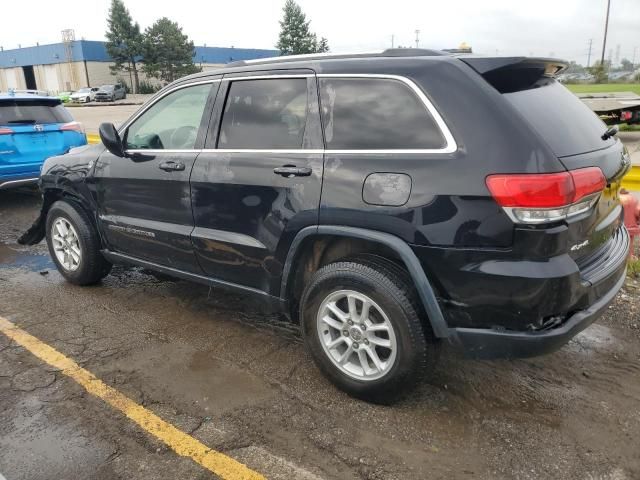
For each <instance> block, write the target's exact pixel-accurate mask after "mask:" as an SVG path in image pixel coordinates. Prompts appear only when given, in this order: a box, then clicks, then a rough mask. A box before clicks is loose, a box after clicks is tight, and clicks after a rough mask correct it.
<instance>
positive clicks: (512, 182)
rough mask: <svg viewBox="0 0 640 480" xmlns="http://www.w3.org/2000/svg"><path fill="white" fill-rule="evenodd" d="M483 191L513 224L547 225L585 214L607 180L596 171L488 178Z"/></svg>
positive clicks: (509, 175)
mask: <svg viewBox="0 0 640 480" xmlns="http://www.w3.org/2000/svg"><path fill="white" fill-rule="evenodd" d="M486 183H487V188H488V189H489V191H490V192H491V195H492V196H493V198H494V199H495V200H496V202H498V204H499V205H500V206H501V207H502V208H503V209H504V210H505V212H507V214H508V215H509V216H510V217H511V219H512V220H513V221H515V222H517V223H548V222H556V221H558V220H563V219H565V218H567V217H570V216H573V215H577V214H580V213H583V212H585V211H587V210H589V209H590V208H591V207H592V206H593V205H594V204H595V203H596V202H597V201H598V197H599V194H600V192H602V190H603V189H604V188H605V186H606V185H607V180H606V179H605V177H604V174H603V173H602V170H600V169H599V168H598V167H588V168H581V169H578V170H571V171H569V172H560V173H539V174H504V175H502V174H500V175H489V176H488V177H487V179H486Z"/></svg>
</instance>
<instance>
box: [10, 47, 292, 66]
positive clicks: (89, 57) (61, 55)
mask: <svg viewBox="0 0 640 480" xmlns="http://www.w3.org/2000/svg"><path fill="white" fill-rule="evenodd" d="M71 52H72V59H73V61H74V62H82V61H83V60H86V61H87V62H110V61H111V58H110V57H109V55H108V54H107V49H106V48H105V42H100V41H96V40H76V41H74V42H72V43H71ZM278 53H279V52H278V50H267V49H257V48H223V47H195V55H194V56H193V62H194V63H195V64H200V63H229V62H235V61H237V60H251V59H255V58H265V57H274V56H277V55H278ZM66 60H67V58H66V54H65V49H64V44H62V43H52V44H49V45H38V46H35V47H24V48H16V49H12V50H4V51H0V68H11V67H24V66H26V65H52V64H56V63H65V62H66Z"/></svg>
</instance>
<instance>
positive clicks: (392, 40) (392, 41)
mask: <svg viewBox="0 0 640 480" xmlns="http://www.w3.org/2000/svg"><path fill="white" fill-rule="evenodd" d="M394 37H395V35H394V34H393V33H392V34H391V48H393V47H394V43H395V42H394V40H395V38H394Z"/></svg>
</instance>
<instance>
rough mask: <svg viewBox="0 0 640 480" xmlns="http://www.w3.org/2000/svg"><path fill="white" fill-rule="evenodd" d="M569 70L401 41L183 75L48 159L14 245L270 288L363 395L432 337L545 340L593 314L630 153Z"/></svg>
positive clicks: (617, 255)
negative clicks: (36, 210)
mask: <svg viewBox="0 0 640 480" xmlns="http://www.w3.org/2000/svg"><path fill="white" fill-rule="evenodd" d="M564 66H565V65H564V63H562V62H560V61H557V60H550V59H537V58H522V57H518V58H487V57H475V56H453V55H448V54H443V53H442V52H437V51H428V50H406V49H403V50H388V51H385V52H382V53H379V54H368V55H349V56H346V55H345V56H340V55H332V56H311V57H308V56H303V57H283V58H275V59H266V60H260V61H247V62H240V63H235V64H231V65H229V66H227V67H225V68H221V69H219V70H217V71H211V72H204V73H200V74H196V75H192V76H189V77H186V78H183V79H180V80H178V81H176V82H174V83H173V84H171V85H169V86H168V87H166V88H164V89H163V90H162V91H161V92H159V93H158V94H157V95H156V96H154V97H153V98H152V99H151V100H150V101H149V102H147V103H146V104H145V105H144V106H143V107H142V108H141V109H140V110H139V111H138V112H137V113H136V114H135V115H134V116H133V117H132V118H131V119H130V120H129V121H127V122H126V123H125V124H124V125H123V126H122V127H121V128H120V129H118V130H116V128H114V126H113V125H111V124H102V125H101V127H100V135H101V138H102V143H103V145H95V146H89V147H85V148H80V149H75V150H73V151H72V152H70V153H69V154H67V155H64V156H60V157H54V158H51V159H49V160H48V161H47V162H46V164H45V166H44V168H43V171H42V177H41V180H40V182H41V188H42V191H43V194H44V204H43V207H42V213H41V215H40V217H39V219H38V220H37V221H36V223H35V224H34V226H33V227H32V228H31V229H30V230H29V231H28V232H27V233H26V234H25V235H24V236H23V237H22V239H21V241H22V242H23V243H28V244H33V243H35V242H38V241H40V240H41V239H42V238H44V237H45V236H46V238H47V242H48V244H49V250H50V252H51V255H52V257H53V259H54V261H55V263H56V265H57V267H58V269H59V270H60V272H61V274H62V275H63V276H64V277H65V278H66V279H67V280H69V281H70V282H72V283H75V284H80V285H86V284H91V283H95V282H98V281H99V280H100V279H101V278H102V277H104V276H105V275H107V274H108V272H109V270H110V268H111V265H112V264H113V263H126V264H132V265H138V266H142V267H144V268H148V269H153V270H157V271H159V272H163V273H165V274H170V275H173V276H176V277H180V278H183V279H189V280H193V281H196V282H201V283H204V284H206V285H212V286H220V287H225V288H229V289H232V290H235V291H239V292H244V293H246V294H250V295H252V296H254V297H256V298H260V299H263V300H265V301H266V302H267V304H269V305H273V306H276V307H277V308H278V309H281V310H282V311H283V312H286V313H288V314H289V315H290V316H291V317H292V318H293V319H294V320H299V322H300V324H301V327H302V332H303V335H304V339H305V342H306V345H307V347H308V349H309V351H310V353H311V355H312V356H313V358H314V359H315V361H316V363H317V364H318V366H319V367H320V368H321V369H322V371H323V372H324V373H325V374H326V375H327V376H328V377H329V378H330V379H331V380H332V381H333V382H334V383H335V384H337V385H338V386H339V387H340V388H342V389H344V390H346V391H348V392H350V393H351V394H353V395H357V396H361V397H366V398H370V399H378V400H380V399H384V398H387V397H388V396H390V395H394V394H396V393H397V392H398V391H400V390H402V389H404V388H406V387H407V386H408V385H410V384H412V383H414V382H415V380H416V379H417V378H418V377H419V374H420V373H421V372H423V371H425V370H428V369H431V368H432V362H433V361H434V359H435V354H436V352H437V342H438V340H441V339H446V340H448V341H449V342H451V343H453V344H455V345H458V346H460V347H461V348H462V349H463V350H464V351H466V353H467V354H469V355H471V356H475V357H483V358H490V357H518V356H531V355H537V354H542V353H545V352H550V351H553V350H554V349H557V348H559V347H560V346H561V345H563V344H564V343H565V342H567V341H568V340H569V339H570V338H571V337H572V336H574V335H575V334H577V333H578V332H580V331H581V330H582V329H584V328H586V327H587V326H588V325H589V324H590V323H591V322H593V321H594V320H595V319H596V318H598V316H599V315H601V314H602V312H603V311H604V310H605V308H606V306H607V304H608V303H609V302H610V301H611V300H612V299H613V297H614V296H615V294H616V292H617V291H618V289H619V288H620V287H621V285H622V283H623V281H624V276H625V264H626V262H625V259H626V256H627V253H628V249H629V240H628V235H627V232H626V230H625V228H624V226H623V224H622V222H621V213H622V210H621V207H620V205H619V201H618V187H619V182H620V179H621V178H622V176H623V175H624V174H625V173H626V172H627V170H628V168H629V163H630V162H629V157H628V154H627V153H626V150H625V149H624V148H623V146H622V144H621V143H620V141H619V140H617V139H616V138H615V137H614V136H613V134H614V133H615V132H611V131H607V128H606V126H605V125H604V124H603V123H602V122H601V121H600V120H599V119H598V117H597V116H595V115H594V114H593V113H592V112H591V111H590V110H588V109H587V107H586V106H584V105H583V104H582V103H581V102H580V101H579V100H578V99H577V98H576V97H575V96H574V95H572V94H571V93H570V92H569V91H568V90H567V89H565V87H563V86H562V85H560V84H559V83H558V82H557V81H556V80H555V79H554V78H553V77H554V75H555V74H556V73H558V72H559V71H561V70H563V68H564ZM212 341H215V340H214V339H212Z"/></svg>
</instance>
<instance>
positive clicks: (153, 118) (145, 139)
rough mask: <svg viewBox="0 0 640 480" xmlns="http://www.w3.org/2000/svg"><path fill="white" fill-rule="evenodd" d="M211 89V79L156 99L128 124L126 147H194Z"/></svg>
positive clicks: (184, 148)
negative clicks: (209, 81) (208, 81)
mask: <svg viewBox="0 0 640 480" xmlns="http://www.w3.org/2000/svg"><path fill="white" fill-rule="evenodd" d="M210 90H211V84H210V83H207V84H204V85H194V86H193V87H186V88H181V89H180V90H176V91H175V92H173V93H170V94H169V95H167V96H166V97H164V98H163V99H162V100H159V101H158V102H157V103H155V104H154V105H153V106H152V107H151V108H149V110H147V111H146V112H144V113H143V114H142V116H140V117H139V118H138V119H137V120H136V121H135V122H134V123H133V124H132V125H131V126H130V127H129V129H128V130H127V148H129V149H145V148H151V149H170V150H171V149H173V150H189V149H192V148H194V146H195V144H196V137H197V136H198V129H199V128H200V121H201V120H202V114H203V112H204V107H205V105H206V103H207V97H208V96H209V91H210Z"/></svg>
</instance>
